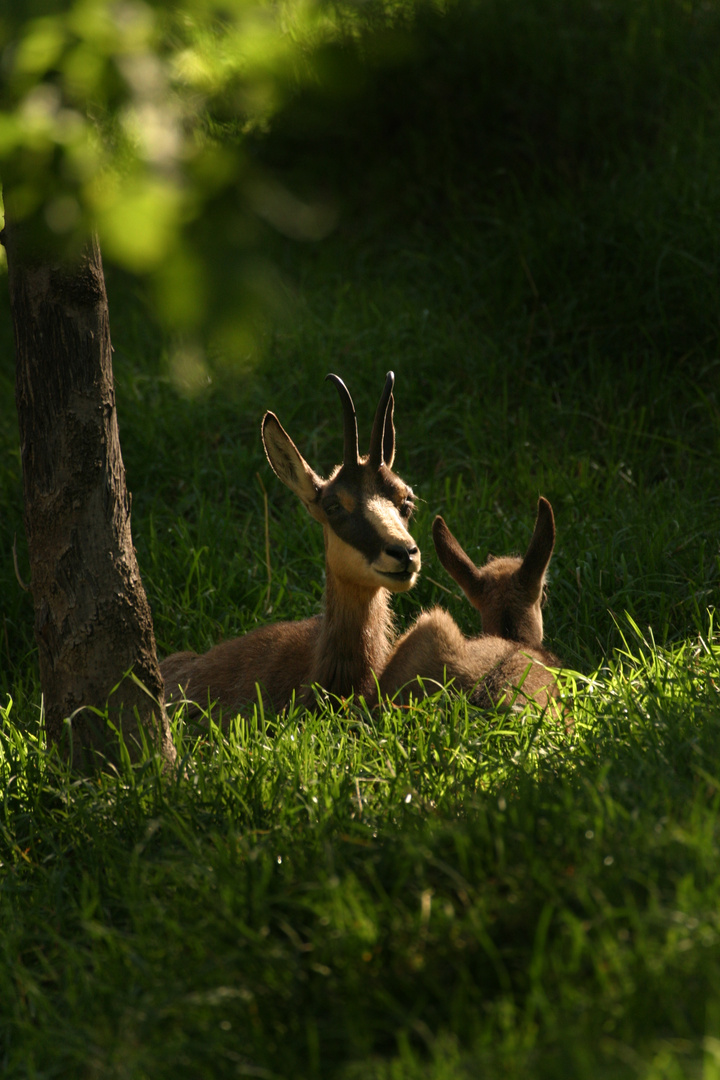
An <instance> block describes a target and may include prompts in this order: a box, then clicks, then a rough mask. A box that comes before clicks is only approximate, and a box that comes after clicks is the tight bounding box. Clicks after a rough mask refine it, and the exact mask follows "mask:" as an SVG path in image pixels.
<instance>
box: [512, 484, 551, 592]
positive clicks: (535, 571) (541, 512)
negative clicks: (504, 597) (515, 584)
mask: <svg viewBox="0 0 720 1080" xmlns="http://www.w3.org/2000/svg"><path fill="white" fill-rule="evenodd" d="M554 546H555V518H554V516H553V511H552V506H551V505H550V503H549V502H548V501H547V499H545V498H543V496H542V495H541V496H540V498H539V499H538V510H537V519H536V521H535V529H534V531H533V534H532V539H531V540H530V546H529V547H528V549H527V551H526V552H525V558H524V559H523V561H522V566H521V567H520V569H519V570H518V572H517V574H518V581H519V582H520V583H521V585H522V586H523V587H524V588H526V589H527V590H528V592H529V594H530V598H531V600H532V601H533V603H534V602H535V601H536V600H538V599H539V597H540V594H541V592H542V587H543V579H544V577H545V571H546V570H547V568H548V563H549V562H550V556H551V555H552V553H553V548H554Z"/></svg>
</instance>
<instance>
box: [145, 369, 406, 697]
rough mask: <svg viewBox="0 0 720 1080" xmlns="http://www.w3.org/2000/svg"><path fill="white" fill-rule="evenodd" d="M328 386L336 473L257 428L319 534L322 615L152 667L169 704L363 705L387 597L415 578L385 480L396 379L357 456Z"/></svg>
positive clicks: (387, 640) (349, 426)
mask: <svg viewBox="0 0 720 1080" xmlns="http://www.w3.org/2000/svg"><path fill="white" fill-rule="evenodd" d="M327 378H328V379H329V380H331V381H332V382H334V384H335V386H336V387H337V390H338V393H339V395H340V401H341V405H342V411H343V434H344V449H343V460H342V465H339V466H336V468H335V469H334V470H333V472H332V473H331V475H330V477H329V478H328V479H327V480H323V479H322V478H321V477H320V476H318V475H317V473H315V472H314V471H313V469H311V468H310V466H309V465H308V464H307V462H306V461H305V459H304V458H303V456H302V455H301V453H300V451H299V450H298V449H297V447H296V446H295V444H294V443H293V441H292V439H291V438H290V436H289V435H288V434H287V433H286V432H285V431H284V429H283V427H282V426H281V424H280V421H279V420H278V418H277V417H276V416H275V414H274V413H272V412H267V413H265V416H264V418H263V422H262V440H263V446H264V448H265V453H266V455H267V459H268V461H269V463H270V465H271V467H272V469H273V471H274V472H275V474H276V475H277V476H278V478H279V479H280V480H282V482H283V483H284V484H285V485H286V486H287V487H289V488H290V490H291V491H293V492H294V493H295V494H296V495H297V496H298V497H299V499H300V500H301V502H302V503H303V504H304V506H305V508H306V509H307V510H308V512H309V513H310V515H311V516H312V517H313V518H315V520H316V521H319V522H320V524H321V525H322V527H323V532H324V535H325V575H326V585H325V597H324V610H323V612H322V614H320V615H316V616H313V617H311V618H307V619H303V620H299V621H296V622H278V623H270V624H268V625H267V626H262V627H259V628H258V629H256V630H252V631H250V632H249V633H247V634H245V635H244V636H242V637H239V638H234V639H232V640H230V641H224V642H221V643H220V644H218V645H215V646H214V647H213V648H212V649H210V651H209V652H207V653H204V654H202V655H198V654H197V653H193V652H181V653H175V654H174V655H172V656H169V657H168V658H167V659H166V660H164V661H163V663H162V664H161V665H160V670H161V672H162V675H163V679H164V681H165V688H166V694H167V696H168V700H175V701H177V700H182V699H183V695H184V698H185V699H186V700H188V701H189V702H194V703H196V704H197V705H199V706H201V707H207V706H208V705H209V704H212V703H215V704H216V705H218V706H220V708H221V709H222V710H223V712H224V713H225V716H226V717H227V716H228V715H232V714H233V713H235V712H237V711H238V710H239V709H240V708H241V707H243V706H246V705H248V704H251V703H252V702H254V701H257V695H258V688H259V689H260V691H261V692H262V695H263V701H264V703H266V704H269V705H271V706H272V707H273V708H274V709H275V710H276V711H279V710H280V709H282V708H283V707H284V706H286V705H288V704H289V702H290V700H291V698H292V696H293V694H295V695H296V698H297V700H298V701H299V702H301V703H303V704H306V705H309V704H311V702H312V701H313V700H314V698H313V691H312V687H313V685H318V686H320V687H322V688H324V689H325V690H327V691H329V692H330V693H332V694H337V695H339V696H345V695H349V694H351V693H353V692H354V693H355V694H358V695H359V694H364V695H369V694H370V693H371V692H372V690H373V688H374V686H375V672H377V673H379V672H380V671H381V670H382V669H383V667H384V666H385V663H386V661H387V658H388V656H389V654H390V650H391V645H392V641H393V639H394V636H395V628H394V624H393V620H392V614H391V611H390V593H393V592H405V591H406V590H407V589H409V588H411V586H412V585H413V584H414V583H415V580H416V579H417V576H418V573H419V571H420V552H419V551H418V548H417V545H416V544H415V541H414V540H413V538H412V536H411V535H410V533H409V532H408V523H409V521H410V517H411V514H412V511H413V508H414V505H413V492H412V489H411V488H410V487H408V485H407V484H406V483H404V481H402V480H401V479H400V478H399V477H398V476H397V475H396V474H395V473H394V472H392V463H393V459H394V457H395V428H394V423H393V411H394V399H393V386H394V381H395V377H394V375H393V373H392V372H388V374H387V377H386V379H385V386H384V389H383V393H382V396H381V398H380V402H379V404H378V407H377V410H376V412H375V419H374V421H373V426H372V432H371V436H370V449H369V453H368V454H367V455H366V456H363V457H361V456H360V455H359V453H358V430H357V419H356V415H355V407H354V405H353V402H352V398H351V397H350V394H349V392H348V389H347V387H346V386H345V383H344V382H343V381H342V379H340V378H339V377H338V376H337V375H332V374H331V375H328V376H327ZM179 691H180V692H179Z"/></svg>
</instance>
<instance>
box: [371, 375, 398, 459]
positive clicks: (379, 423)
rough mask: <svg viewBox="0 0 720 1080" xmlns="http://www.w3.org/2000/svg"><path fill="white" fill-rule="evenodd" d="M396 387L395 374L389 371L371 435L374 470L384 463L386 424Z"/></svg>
mask: <svg viewBox="0 0 720 1080" xmlns="http://www.w3.org/2000/svg"><path fill="white" fill-rule="evenodd" d="M394 385H395V373H394V372H392V371H388V373H387V375H386V376H385V386H384V388H383V392H382V396H381V398H380V402H379V404H378V407H377V410H376V412H375V419H374V420H373V426H372V432H371V434H370V467H371V468H373V469H379V468H380V466H381V465H382V463H383V450H384V445H383V443H384V439H385V423H386V421H387V414H388V408H389V406H390V399H391V397H392V392H393V386H394Z"/></svg>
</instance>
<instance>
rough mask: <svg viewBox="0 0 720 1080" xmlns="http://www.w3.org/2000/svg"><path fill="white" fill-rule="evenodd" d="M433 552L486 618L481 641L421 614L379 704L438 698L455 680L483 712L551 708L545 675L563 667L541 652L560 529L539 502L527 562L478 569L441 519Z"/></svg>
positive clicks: (391, 665) (396, 654)
mask: <svg viewBox="0 0 720 1080" xmlns="http://www.w3.org/2000/svg"><path fill="white" fill-rule="evenodd" d="M433 540H434V541H435V547H436V550H437V553H438V556H439V558H440V561H441V562H442V563H443V565H444V567H445V569H446V570H447V571H448V573H449V574H450V575H451V576H452V577H453V578H454V579H455V581H457V583H458V584H459V585H460V587H461V588H462V590H463V592H464V593H465V595H466V596H467V598H468V599H469V600H470V603H471V604H472V605H473V607H475V608H477V610H478V611H479V612H480V615H481V618H482V627H483V631H484V632H483V633H482V634H481V635H480V636H479V637H476V638H467V637H465V635H464V634H463V633H462V631H461V630H460V628H459V627H458V625H457V623H456V622H455V620H454V619H453V618H452V616H451V615H449V614H448V612H447V611H444V610H443V609H442V608H434V609H432V610H431V611H427V612H424V613H423V614H422V615H420V616H419V618H418V619H417V620H416V622H415V623H414V625H413V626H412V627H411V628H410V629H409V630H408V631H407V632H406V633H405V634H403V636H402V637H401V638H400V640H399V641H398V644H397V646H396V647H395V649H394V650H393V654H392V657H391V659H390V661H389V662H388V665H387V667H386V668H385V670H384V671H383V674H382V676H381V678H380V691H381V694H382V696H388V695H389V696H393V695H397V694H398V693H399V694H400V698H401V700H403V699H404V698H405V697H406V696H407V694H408V693H409V692H415V691H416V689H417V687H418V680H419V681H420V683H421V684H422V691H423V692H424V693H433V692H434V691H435V690H437V689H439V688H440V687H442V686H444V685H446V684H447V683H448V682H450V681H451V680H452V684H453V686H454V687H455V689H456V690H463V691H465V692H466V693H467V694H468V696H469V697H470V700H471V701H472V702H473V703H474V704H476V705H479V706H481V707H484V708H489V707H491V706H506V707H509V706H512V705H514V704H518V705H522V704H524V703H525V702H526V701H528V700H530V699H533V700H535V701H536V702H538V704H540V705H543V706H546V705H549V704H550V703H551V701H552V700H553V699H554V698H555V697H556V696H557V685H556V680H555V677H554V675H553V673H552V672H551V671H548V668H557V667H558V666H559V660H558V659H557V657H555V656H553V655H552V653H550V652H548V651H547V650H546V649H543V648H542V640H543V619H542V601H543V591H544V583H545V572H546V570H547V567H548V564H549V562H550V557H551V555H552V550H553V546H554V543H555V521H554V518H553V512H552V507H551V506H550V503H549V502H548V501H547V499H544V498H542V497H541V498H540V500H539V502H538V515H537V521H536V523H535V530H534V532H533V536H532V540H531V541H530V546H529V547H528V550H527V552H526V554H525V557H524V558H523V559H520V558H514V557H504V558H498V559H493V558H492V557H491V558H490V559H489V560H488V562H487V563H486V564H485V566H483V567H477V566H475V564H474V563H473V562H472V560H471V559H469V558H468V556H467V555H466V554H465V552H464V551H463V549H462V548H461V547H460V545H459V544H458V542H457V540H456V539H455V537H454V536H453V535H452V533H451V532H450V530H449V529H448V527H447V525H446V524H445V522H444V521H443V519H442V518H441V517H437V518H435V521H434V522H433Z"/></svg>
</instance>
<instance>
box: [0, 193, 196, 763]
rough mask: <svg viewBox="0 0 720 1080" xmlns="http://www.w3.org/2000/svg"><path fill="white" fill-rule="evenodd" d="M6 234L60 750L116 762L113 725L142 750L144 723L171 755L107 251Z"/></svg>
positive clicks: (41, 612)
mask: <svg viewBox="0 0 720 1080" xmlns="http://www.w3.org/2000/svg"><path fill="white" fill-rule="evenodd" d="M7 202H8V200H7V198H6V207H7ZM33 235H34V236H35V235H36V234H33ZM3 241H4V243H5V247H6V251H7V261H8V271H9V285H10V305H11V309H12V318H13V323H14V328H15V344H16V361H17V367H16V384H15V386H16V402H17V410H18V419H19V423H20V444H21V454H22V470H23V483H24V491H25V530H26V533H27V541H28V548H29V556H30V573H31V589H32V594H33V601H34V606H35V638H36V641H37V645H38V651H39V663H40V684H41V687H42V691H43V697H44V702H45V723H46V729H47V739H48V744H58V743H59V744H61V745H62V746H63V748H64V752H65V753H70V754H72V761H73V764H74V765H75V766H76V767H79V768H80V769H81V770H84V771H86V770H87V769H89V768H90V767H91V766H93V767H94V766H96V765H98V764H101V763H102V761H103V760H105V759H107V758H113V757H116V756H117V747H118V743H117V739H116V738H115V736H114V732H113V730H112V727H111V725H114V726H115V727H116V728H117V729H118V730H121V731H122V734H123V737H124V740H125V743H126V745H127V747H128V749H129V752H130V755H131V757H137V754H138V750H139V747H140V744H141V742H142V736H141V731H142V732H143V733H144V735H145V737H146V738H147V740H148V742H150V743H151V744H153V745H154V746H156V747H157V748H158V750H159V751H160V752H161V754H162V755H163V757H164V758H165V759H166V761H168V762H171V761H173V760H174V757H175V751H174V747H173V745H172V742H171V739H170V732H169V727H168V722H167V716H166V713H165V706H164V700H163V693H164V692H163V684H162V678H161V675H160V671H159V668H158V661H157V652H156V648H155V635H154V632H153V625H152V617H151V614H150V606H149V604H148V601H147V597H146V595H145V590H144V589H143V585H142V581H141V579H140V572H139V569H138V565H137V559H136V555H135V549H134V548H133V543H132V536H131V532H130V496H129V494H128V491H127V487H126V484H125V469H124V466H123V461H122V455H121V452H120V439H119V434H118V424H117V413H116V408H115V392H114V387H113V376H112V346H111V344H110V326H109V317H108V303H107V295H106V292H105V279H104V277H103V270H102V261H101V258H100V248H99V245H98V243H97V241H96V240H95V239H93V240H92V241H90V242H89V243H88V244H87V245H86V247H85V249H84V250H83V252H82V253H81V255H80V256H79V257H76V258H74V259H72V260H70V261H67V262H63V261H61V260H60V259H54V258H53V257H52V255H50V256H49V257H48V255H47V252H51V251H52V248H48V249H47V251H46V249H45V247H44V245H43V247H42V248H41V249H38V248H37V247H36V245H35V243H34V242H33V240H31V239H30V235H29V233H28V232H27V231H26V229H25V227H24V226H22V225H19V224H17V223H15V222H13V221H12V219H11V218H10V219H8V217H7V216H6V225H5V231H4V234H3ZM38 250H39V251H40V254H39V256H38V254H37V253H38ZM43 256H45V258H43ZM68 721H69V724H68ZM68 728H69V731H68ZM68 736H70V737H69V738H68Z"/></svg>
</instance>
